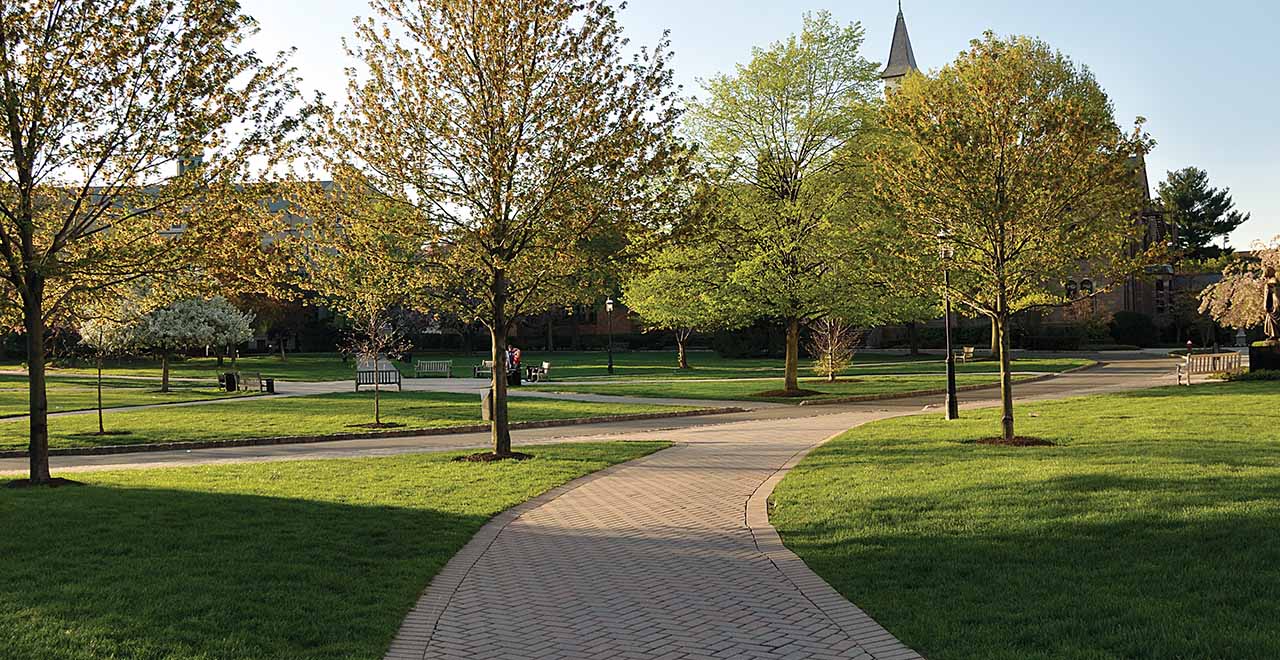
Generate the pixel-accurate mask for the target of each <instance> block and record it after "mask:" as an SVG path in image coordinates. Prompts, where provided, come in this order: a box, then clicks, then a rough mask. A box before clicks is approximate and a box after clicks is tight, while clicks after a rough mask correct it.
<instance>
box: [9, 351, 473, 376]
mask: <svg viewBox="0 0 1280 660" xmlns="http://www.w3.org/2000/svg"><path fill="white" fill-rule="evenodd" d="M3 367H4V368H6V369H11V370H12V369H20V368H22V364H21V363H20V362H13V361H10V362H8V363H6V364H4V365H3ZM401 368H402V370H403V369H404V366H403V365H401ZM236 369H239V370H240V371H245V372H258V373H261V374H262V376H263V377H264V378H275V379H277V380H293V381H310V382H316V381H330V380H351V379H352V378H354V377H355V363H354V362H352V361H350V360H348V361H347V362H346V363H345V364H344V363H343V361H342V358H341V357H339V356H338V354H336V353H297V354H293V355H289V357H288V358H287V359H286V360H281V359H280V356H279V355H277V354H272V355H247V356H244V357H242V358H240V359H239V360H237V361H236V366H235V367H234V368H233V367H232V366H231V360H229V359H228V360H225V361H224V363H223V365H222V366H218V359H217V358H186V359H181V360H174V361H173V362H171V363H170V365H169V376H170V377H171V378H205V379H209V380H210V381H212V380H214V379H216V378H217V377H218V374H220V373H222V372H225V371H235V370H236ZM94 371H95V368H94V367H93V366H92V365H89V364H82V365H78V364H72V363H68V362H65V361H63V362H59V363H55V365H54V366H52V367H51V368H50V370H49V373H51V374H80V375H89V374H92V373H94ZM467 372H468V375H470V369H469V368H468V370H467ZM102 373H103V374H104V375H108V376H131V377H144V378H154V379H156V380H159V379H160V361H159V360H142V359H139V360H128V361H115V362H108V363H106V365H105V366H104V368H103V370H102Z"/></svg>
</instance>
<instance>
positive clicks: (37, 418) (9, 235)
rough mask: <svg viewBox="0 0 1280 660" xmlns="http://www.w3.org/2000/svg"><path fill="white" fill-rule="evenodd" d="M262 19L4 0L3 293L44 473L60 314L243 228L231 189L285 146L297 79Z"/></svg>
mask: <svg viewBox="0 0 1280 660" xmlns="http://www.w3.org/2000/svg"><path fill="white" fill-rule="evenodd" d="M255 29H256V28H255V24H254V23H253V21H252V20H251V19H250V18H249V17H247V16H245V15H244V14H242V13H241V12H240V8H239V4H238V3H237V2H235V1H234V0H9V1H6V2H0V145H2V148H0V280H2V281H3V288H4V291H3V296H2V297H0V299H2V300H3V302H4V303H5V306H6V309H5V311H7V312H10V313H11V315H12V316H13V317H15V320H18V319H20V321H21V325H22V326H23V328H24V330H25V335H26V342H27V363H28V365H29V381H30V385H29V387H30V413H31V414H30V456H31V458H30V480H29V481H30V482H32V483H35V484H40V483H47V482H49V481H50V475H49V463H48V422H47V411H48V401H47V399H46V396H45V345H44V341H45V334H46V328H47V327H48V325H49V323H50V322H52V321H58V320H59V319H63V318H67V317H73V316H74V314H68V313H67V312H68V311H69V310H74V308H75V306H77V305H81V304H84V303H85V302H86V301H87V300H89V299H92V298H99V299H104V298H111V297H113V296H115V295H117V293H118V292H119V291H121V290H123V289H124V288H127V287H131V286H133V285H134V283H135V282H136V281H137V280H139V279H142V278H149V279H153V280H154V279H156V278H159V277H161V276H164V275H168V274H173V273H177V272H179V271H180V270H183V264H184V263H185V264H187V268H186V269H185V270H187V271H188V272H189V271H190V266H191V265H192V262H193V260H194V259H196V256H193V255H203V254H206V252H207V249H208V247H209V246H210V245H211V244H212V245H219V244H222V243H223V242H224V241H225V240H226V239H227V237H229V236H233V235H236V232H235V231H233V230H232V227H233V226H234V225H235V224H237V223H239V222H240V221H241V219H242V217H241V216H240V215H239V214H236V213H228V212H226V211H227V208H226V206H225V204H224V200H227V199H230V198H232V197H235V195H233V194H231V193H233V192H234V191H236V190H237V189H236V188H235V187H234V186H233V185H232V183H233V181H236V180H239V179H243V176H242V175H243V172H244V171H245V170H246V168H247V167H248V165H247V163H249V162H250V159H251V157H253V156H259V155H265V156H271V155H274V153H275V151H276V145H278V144H279V142H280V140H279V137H280V135H281V131H282V130H284V129H286V128H287V127H288V125H289V122H288V121H287V120H286V119H285V117H286V116H287V112H286V109H287V107H288V103H289V100H290V98H291V96H292V92H293V85H292V82H291V77H292V74H291V72H290V70H289V69H288V68H287V67H285V66H284V64H283V59H278V60H276V61H274V62H264V61H263V60H262V59H260V58H259V57H258V56H257V55H256V54H255V53H254V52H253V51H252V50H250V49H248V48H246V47H245V46H244V40H245V39H246V38H247V37H248V36H250V35H251V34H253V33H254V32H255ZM180 163H181V164H183V167H182V168H181V173H179V174H177V175H175V171H176V170H178V169H179V164H180ZM265 164H267V165H268V166H269V165H270V163H269V158H268V161H267V162H266V163H265ZM251 215H252V214H251ZM179 229H180V230H184V231H177V230H179ZM249 234H250V235H252V236H253V237H254V240H253V241H252V242H251V245H253V246H256V245H257V244H258V243H259V239H258V236H259V234H258V233H257V232H249ZM206 265H207V264H206Z"/></svg>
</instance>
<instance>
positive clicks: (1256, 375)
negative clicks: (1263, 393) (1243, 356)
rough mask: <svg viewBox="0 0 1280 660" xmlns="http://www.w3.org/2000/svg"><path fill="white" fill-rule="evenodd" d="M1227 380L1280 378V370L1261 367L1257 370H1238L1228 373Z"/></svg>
mask: <svg viewBox="0 0 1280 660" xmlns="http://www.w3.org/2000/svg"><path fill="white" fill-rule="evenodd" d="M1226 380H1228V381H1230V382H1233V383H1234V382H1242V381H1252V380H1280V370H1277V369H1259V370H1257V371H1238V372H1235V373H1230V374H1227V377H1226Z"/></svg>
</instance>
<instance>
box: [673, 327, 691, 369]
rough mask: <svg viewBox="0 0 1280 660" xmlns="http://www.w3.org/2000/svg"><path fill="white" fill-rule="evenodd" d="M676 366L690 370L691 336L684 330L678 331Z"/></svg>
mask: <svg viewBox="0 0 1280 660" xmlns="http://www.w3.org/2000/svg"><path fill="white" fill-rule="evenodd" d="M676 365H677V366H678V367H679V368H681V369H688V368H689V334H688V333H686V332H684V331H682V330H677V331H676Z"/></svg>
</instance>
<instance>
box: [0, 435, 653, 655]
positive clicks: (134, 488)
mask: <svg viewBox="0 0 1280 660" xmlns="http://www.w3.org/2000/svg"><path fill="white" fill-rule="evenodd" d="M665 446H667V445H666V444H665V443H631V442H617V443H600V444H573V445H551V446H541V447H533V448H525V449H526V450H527V451H530V452H531V453H533V454H534V455H535V458H533V459H532V460H527V461H519V462H515V461H507V462H503V463H487V464H486V463H467V462H454V461H452V460H451V459H452V458H453V457H454V456H456V455H458V454H456V453H453V454H420V455H413V456H400V457H393V458H369V459H352V460H328V461H307V462H280V463H254V464H241V465H220V466H203V467H193V468H178V469H163V470H133V471H121V472H93V473H86V474H83V475H75V477H76V479H78V480H80V481H83V482H85V483H86V484H87V486H84V487H63V488H58V489H40V490H7V489H0V529H4V530H6V533H4V534H2V535H0V565H2V566H3V570H2V571H0V657H6V658H24V659H27V660H46V659H48V660H53V659H55V658H56V659H58V660H90V659H101V658H145V659H151V658H154V659H159V658H204V659H210V660H212V659H214V658H217V659H219V660H235V659H241V658H243V659H248V658H309V659H314V660H327V659H333V660H338V659H343V660H346V659H350V658H357V659H359V658H368V659H370V660H373V659H376V658H380V657H381V656H382V654H383V653H384V652H385V651H386V649H387V647H388V646H389V644H390V641H391V638H392V637H393V636H394V634H395V632H396V630H397V628H398V627H399V624H400V621H401V619H402V618H403V617H404V615H405V614H406V613H407V612H408V611H409V609H410V607H411V606H412V605H413V603H414V602H415V601H416V599H417V597H418V594H419V593H420V592H421V591H422V589H423V588H424V587H425V586H426V585H427V583H428V582H429V581H430V580H431V578H432V577H433V576H434V575H435V574H436V573H437V572H439V570H440V569H441V568H442V567H443V566H444V565H445V563H446V562H447V561H448V560H449V558H450V557H452V556H453V555H454V553H456V552H457V551H458V550H459V549H460V548H461V547H462V546H463V545H464V544H465V543H466V542H467V540H468V539H470V538H471V536H472V535H473V534H475V532H476V531H477V530H478V529H479V528H480V527H481V526H482V525H483V524H484V523H485V521H487V520H488V519H489V518H490V517H492V516H493V515H495V514H497V513H498V512H500V511H503V510H505V509H508V508H510V507H512V506H514V505H516V504H519V503H520V502H523V501H525V500H528V499H530V498H532V497H535V496H537V495H538V494H540V493H543V492H545V491H547V490H549V489H551V488H553V487H555V486H558V485H560V484H563V483H565V482H567V481H570V480H572V479H575V478H577V477H581V476H583V475H586V474H590V473H591V472H595V471H597V470H600V469H602V468H604V467H607V466H610V465H614V464H617V463H621V462H624V461H628V460H631V459H634V458H638V457H640V456H644V455H646V454H649V453H652V452H654V451H657V450H658V449H661V448H662V447H665ZM530 568H531V570H534V569H536V567H530Z"/></svg>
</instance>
